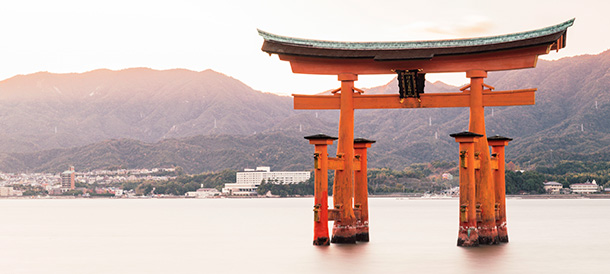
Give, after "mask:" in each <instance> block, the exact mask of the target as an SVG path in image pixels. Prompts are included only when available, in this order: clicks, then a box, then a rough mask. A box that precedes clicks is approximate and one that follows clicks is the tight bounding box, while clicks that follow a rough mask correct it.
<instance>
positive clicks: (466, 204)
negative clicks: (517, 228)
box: [259, 19, 574, 246]
mask: <svg viewBox="0 0 610 274" xmlns="http://www.w3.org/2000/svg"><path fill="white" fill-rule="evenodd" d="M573 23H574V19H572V20H568V21H566V22H563V23H561V24H558V25H555V26H550V27H546V28H542V29H538V30H533V31H527V32H521V33H513V34H508V35H500V36H493V37H483V38H472V39H456V40H439V41H415V42H335V41H322V40H308V39H300V38H291V37H286V36H279V35H274V34H271V33H267V32H264V31H261V30H259V34H260V35H261V36H262V37H263V39H264V40H265V41H264V43H263V47H262V50H263V51H265V52H267V53H269V54H270V55H271V54H277V55H278V56H279V58H280V60H284V61H288V62H290V65H291V68H292V71H293V72H294V73H304V74H323V75H337V76H338V80H339V81H341V87H340V88H339V89H337V90H335V91H334V92H333V95H297V94H293V96H294V108H295V109H339V110H340V111H341V113H340V120H339V138H338V146H337V157H336V158H332V159H331V158H328V159H327V158H324V159H320V158H319V157H322V155H324V156H323V157H328V156H327V154H326V146H327V145H328V144H331V143H332V141H333V138H332V137H330V136H325V135H315V136H308V137H307V138H308V139H309V140H310V143H312V144H315V145H316V174H322V175H320V176H316V186H318V185H320V186H323V185H325V183H326V182H323V180H325V178H326V177H325V175H323V174H325V172H326V169H335V182H334V186H333V187H334V195H333V204H334V209H332V210H330V211H329V209H328V208H327V206H326V203H325V202H319V203H318V202H316V203H317V204H316V206H315V208H316V209H315V211H316V215H315V216H316V217H315V222H314V226H315V229H314V244H317V245H325V244H328V231H327V230H328V229H327V228H326V227H327V226H325V225H324V226H322V225H321V223H324V222H328V220H334V221H335V222H334V227H333V235H332V241H331V242H333V243H355V242H356V241H357V240H358V241H368V239H369V237H368V212H365V211H364V210H365V208H368V207H367V206H365V207H362V203H363V198H362V197H366V195H363V194H362V193H361V192H362V189H366V174H364V175H362V174H360V173H363V171H364V173H365V171H366V147H370V145H371V144H372V143H373V142H374V141H369V140H367V142H365V143H359V147H361V148H360V149H359V150H358V151H359V152H358V153H360V154H364V155H360V154H356V153H355V149H354V110H355V109H376V108H444V107H469V108H470V121H469V132H465V133H460V134H455V135H453V136H455V138H456V141H458V142H460V157H462V159H463V161H461V163H462V164H461V165H460V190H461V192H464V193H461V194H460V229H459V234H458V245H460V246H476V245H478V244H495V243H498V242H500V241H504V242H507V241H508V235H507V233H506V222H505V220H506V219H505V217H506V216H505V215H504V214H505V210H504V209H503V207H504V195H503V193H502V195H499V194H498V193H496V192H497V191H498V190H501V191H504V180H503V176H504V155H499V154H503V153H504V146H505V145H506V144H507V143H508V141H509V140H510V138H505V137H496V138H495V139H493V138H490V142H491V140H492V139H493V140H494V141H493V142H494V144H493V146H494V151H493V152H494V155H493V157H492V156H491V155H490V150H489V145H490V143H488V139H487V138H486V134H485V117H484V111H483V110H484V107H493V106H515V105H533V104H535V91H536V89H533V88H532V89H522V90H508V91H493V89H494V88H493V87H491V86H489V85H486V84H485V83H484V82H483V79H484V78H486V77H487V72H488V71H501V70H513V69H523V68H533V67H535V66H536V61H537V60H538V56H539V55H542V54H547V53H549V52H550V51H551V50H557V51H558V50H560V49H562V48H564V47H565V45H566V35H567V29H568V27H570V26H572V24H573ZM446 72H465V73H466V77H467V78H470V84H469V85H468V86H466V87H464V88H462V89H461V90H460V91H461V92H453V93H432V94H428V93H423V85H421V84H419V83H420V82H423V81H420V80H423V79H424V78H423V77H424V75H425V74H426V73H446ZM394 73H398V75H399V82H400V83H399V85H400V87H401V93H400V94H396V95H386V94H384V95H365V94H362V91H361V90H360V89H357V88H355V87H354V82H355V81H357V80H358V75H362V74H394ZM480 137H483V138H480ZM496 143H497V144H496ZM363 144H366V145H363ZM470 144H472V146H471V145H470ZM363 156H364V157H363ZM362 159H364V160H362ZM466 159H468V160H466ZM330 163H332V165H331V164H330ZM467 163H470V164H467ZM329 166H330V168H329ZM355 172H356V177H357V178H356V179H355V175H354V174H355ZM471 173H472V174H471ZM462 174H463V176H462ZM470 174H471V175H472V176H471V175H470ZM362 176H364V179H363V178H362ZM363 181H364V182H363ZM362 184H364V188H363V187H362ZM498 184H500V185H498ZM354 189H358V190H359V191H360V192H358V193H361V194H356V196H358V197H355V194H354ZM464 190H468V194H467V193H466V192H465V191H464ZM462 194H464V195H462ZM315 195H316V201H323V200H324V199H326V196H325V195H326V192H325V191H320V189H316V194H315ZM355 198H357V199H356V200H358V202H356V203H357V204H356V205H355V204H354V200H355ZM498 200H500V201H498ZM329 213H331V214H329ZM356 213H357V214H356ZM329 216H330V217H329ZM362 216H365V217H366V220H364V219H363V217H362ZM501 220H503V221H502V222H501ZM324 230H326V233H324ZM473 235H474V236H473Z"/></svg>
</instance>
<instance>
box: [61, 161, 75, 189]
mask: <svg viewBox="0 0 610 274" xmlns="http://www.w3.org/2000/svg"><path fill="white" fill-rule="evenodd" d="M75 175H76V172H74V167H73V166H70V170H66V171H64V172H62V173H61V187H62V188H68V189H74V188H75V185H74V178H75Z"/></svg>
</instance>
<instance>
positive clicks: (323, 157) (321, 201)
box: [305, 134, 337, 245]
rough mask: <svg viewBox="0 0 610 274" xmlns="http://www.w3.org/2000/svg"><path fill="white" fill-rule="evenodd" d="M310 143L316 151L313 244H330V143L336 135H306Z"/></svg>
mask: <svg viewBox="0 0 610 274" xmlns="http://www.w3.org/2000/svg"><path fill="white" fill-rule="evenodd" d="M305 139H307V140H309V143H310V144H312V145H315V152H314V195H315V196H314V209H313V211H314V215H313V216H314V222H313V244H314V245H329V244H330V240H329V239H330V238H329V237H328V145H332V144H333V141H334V140H336V139H337V138H336V137H330V136H328V135H324V134H317V135H311V136H306V137H305Z"/></svg>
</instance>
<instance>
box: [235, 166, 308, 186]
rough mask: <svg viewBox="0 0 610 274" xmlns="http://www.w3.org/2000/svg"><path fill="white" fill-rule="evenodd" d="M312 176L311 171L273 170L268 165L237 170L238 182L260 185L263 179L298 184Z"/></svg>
mask: <svg viewBox="0 0 610 274" xmlns="http://www.w3.org/2000/svg"><path fill="white" fill-rule="evenodd" d="M310 176H311V174H310V172H309V171H274V172H272V171H271V168H270V167H268V166H259V167H257V168H256V169H250V168H247V169H244V171H243V172H237V174H236V183H237V184H254V185H259V184H260V183H261V182H262V181H263V180H264V181H265V182H277V183H280V184H296V183H301V182H305V181H307V180H309V177H310Z"/></svg>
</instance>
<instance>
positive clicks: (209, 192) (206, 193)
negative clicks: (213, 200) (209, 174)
mask: <svg viewBox="0 0 610 274" xmlns="http://www.w3.org/2000/svg"><path fill="white" fill-rule="evenodd" d="M186 196H187V197H194V198H210V197H215V196H220V191H218V189H215V188H204V187H203V184H201V188H199V189H197V191H189V192H187V193H186Z"/></svg>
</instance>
